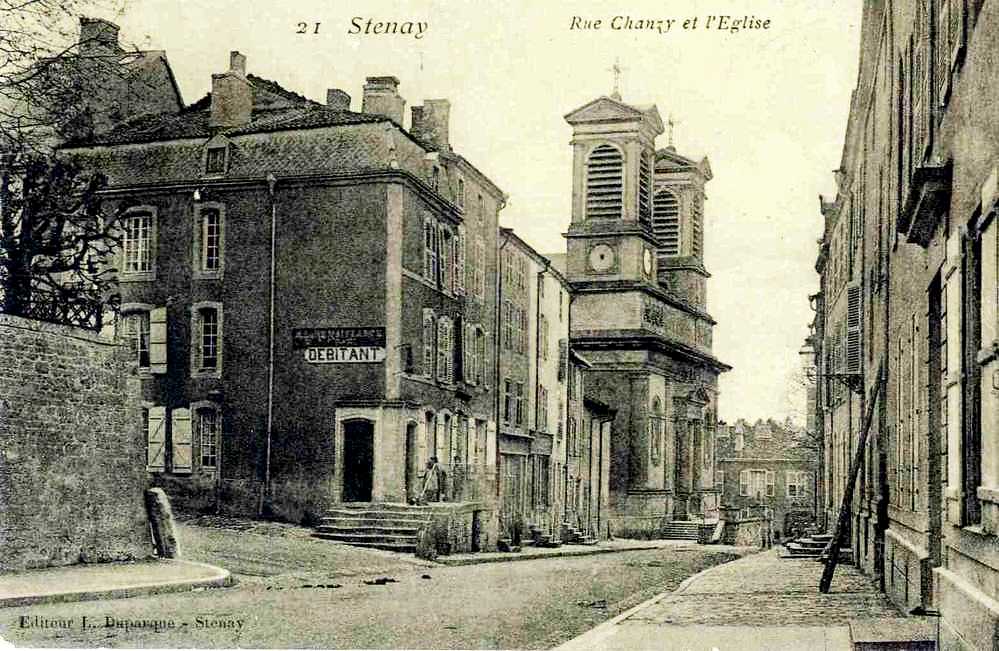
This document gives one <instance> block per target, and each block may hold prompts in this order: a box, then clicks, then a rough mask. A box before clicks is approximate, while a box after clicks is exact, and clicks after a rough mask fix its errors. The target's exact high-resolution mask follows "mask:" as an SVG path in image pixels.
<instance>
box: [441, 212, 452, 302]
mask: <svg viewBox="0 0 999 651" xmlns="http://www.w3.org/2000/svg"><path fill="white" fill-rule="evenodd" d="M453 240H454V238H453V237H452V234H451V229H450V228H448V227H447V226H444V225H443V224H441V225H440V227H439V228H438V231H437V255H438V257H439V259H440V279H439V282H440V288H441V290H442V291H445V292H451V291H452V290H453V289H454V287H453V273H454V250H453V247H454V241H453Z"/></svg>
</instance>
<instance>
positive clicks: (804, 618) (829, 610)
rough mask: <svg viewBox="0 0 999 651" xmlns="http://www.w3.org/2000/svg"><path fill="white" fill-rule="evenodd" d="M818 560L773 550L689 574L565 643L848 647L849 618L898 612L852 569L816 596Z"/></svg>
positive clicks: (841, 567)
mask: <svg viewBox="0 0 999 651" xmlns="http://www.w3.org/2000/svg"><path fill="white" fill-rule="evenodd" d="M822 567H823V566H822V564H821V563H818V562H816V561H814V560H805V559H782V558H779V557H778V556H777V550H776V549H775V550H771V551H769V552H766V553H762V554H755V555H752V556H748V557H746V558H743V559H740V560H738V561H734V562H732V563H727V564H725V565H721V566H718V567H715V568H711V569H710V570H708V571H706V572H704V573H702V574H700V575H698V576H696V577H694V578H693V579H692V580H690V581H689V582H688V583H687V584H686V585H684V586H683V587H682V588H680V589H679V590H677V591H676V592H674V593H670V594H664V595H661V596H660V597H659V598H657V599H654V600H652V601H650V602H647V603H646V604H643V605H642V606H641V607H639V608H637V609H635V610H634V611H633V612H631V613H629V614H627V615H626V616H624V617H622V618H620V619H619V620H618V621H616V622H608V623H607V624H605V625H602V626H600V627H597V628H596V629H594V630H593V631H591V632H590V633H588V634H585V635H583V636H581V637H579V638H576V639H575V640H573V641H572V642H570V643H568V644H566V645H565V646H564V647H563V649H566V650H568V649H580V650H582V649H622V650H623V649H629V650H634V649H645V648H656V649H664V648H665V649H701V648H703V649H711V648H713V647H714V648H718V649H720V650H722V651H725V650H727V649H731V650H733V651H734V650H736V649H738V650H739V651H744V650H748V649H768V650H772V649H802V648H808V649H816V648H818V649H841V648H843V649H849V648H850V646H849V639H850V638H849V631H848V629H847V626H848V624H849V623H850V621H851V620H860V619H876V618H898V617H901V613H899V612H898V610H896V609H895V608H894V607H893V606H892V605H891V604H890V603H889V602H888V600H887V599H886V598H885V596H884V595H883V594H880V593H879V592H878V590H877V585H876V584H874V583H873V582H871V581H870V580H869V579H868V578H867V577H865V576H863V575H862V574H860V572H858V571H857V570H856V569H855V568H854V567H852V566H850V565H844V564H841V565H839V566H838V567H837V569H836V574H835V578H834V580H833V584H832V590H831V591H830V593H829V594H820V593H819V590H818V584H819V577H820V576H821V574H822Z"/></svg>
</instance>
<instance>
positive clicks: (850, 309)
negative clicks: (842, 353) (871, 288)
mask: <svg viewBox="0 0 999 651" xmlns="http://www.w3.org/2000/svg"><path fill="white" fill-rule="evenodd" d="M863 305H864V295H863V293H862V291H861V288H860V285H859V284H852V285H848V286H847V288H846V372H847V373H855V374H859V373H860V370H861V369H860V366H861V360H862V355H861V351H860V348H861V343H862V336H861V331H862V325H863V322H864V319H863V315H862V311H863Z"/></svg>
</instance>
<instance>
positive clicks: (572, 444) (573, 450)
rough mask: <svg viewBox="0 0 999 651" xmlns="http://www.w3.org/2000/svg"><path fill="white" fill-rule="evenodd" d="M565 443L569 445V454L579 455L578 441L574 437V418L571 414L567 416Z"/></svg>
mask: <svg viewBox="0 0 999 651" xmlns="http://www.w3.org/2000/svg"><path fill="white" fill-rule="evenodd" d="M566 445H567V446H568V447H569V455H570V456H573V457H578V456H579V441H578V440H577V439H576V419H575V418H574V417H572V416H569V422H568V431H567V433H566Z"/></svg>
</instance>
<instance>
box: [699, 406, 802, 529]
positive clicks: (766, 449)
mask: <svg viewBox="0 0 999 651" xmlns="http://www.w3.org/2000/svg"><path fill="white" fill-rule="evenodd" d="M821 453H822V450H821V446H820V445H819V441H818V439H816V438H813V435H809V433H808V432H807V431H805V430H802V429H799V428H796V427H794V426H793V425H791V424H790V423H783V424H781V423H777V422H774V421H773V420H766V421H764V420H759V421H757V422H756V423H754V424H751V423H747V422H746V421H744V420H742V419H740V420H738V421H737V422H736V423H735V424H734V425H719V427H718V431H717V434H716V436H715V457H716V462H715V485H716V486H718V488H719V490H720V491H721V503H722V505H723V506H724V507H726V508H733V509H739V510H740V511H745V512H746V513H747V514H748V512H749V510H750V509H752V508H754V507H758V506H764V507H766V508H767V510H768V512H769V514H770V517H771V520H772V522H773V527H774V531H775V532H781V534H782V535H783V536H785V537H787V536H789V535H791V533H792V532H794V531H796V530H804V529H806V528H808V527H810V526H812V525H814V524H815V513H816V503H815V497H816V486H815V485H816V481H817V479H818V477H817V474H816V471H817V469H818V465H819V464H818V460H819V455H820V454H821Z"/></svg>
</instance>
